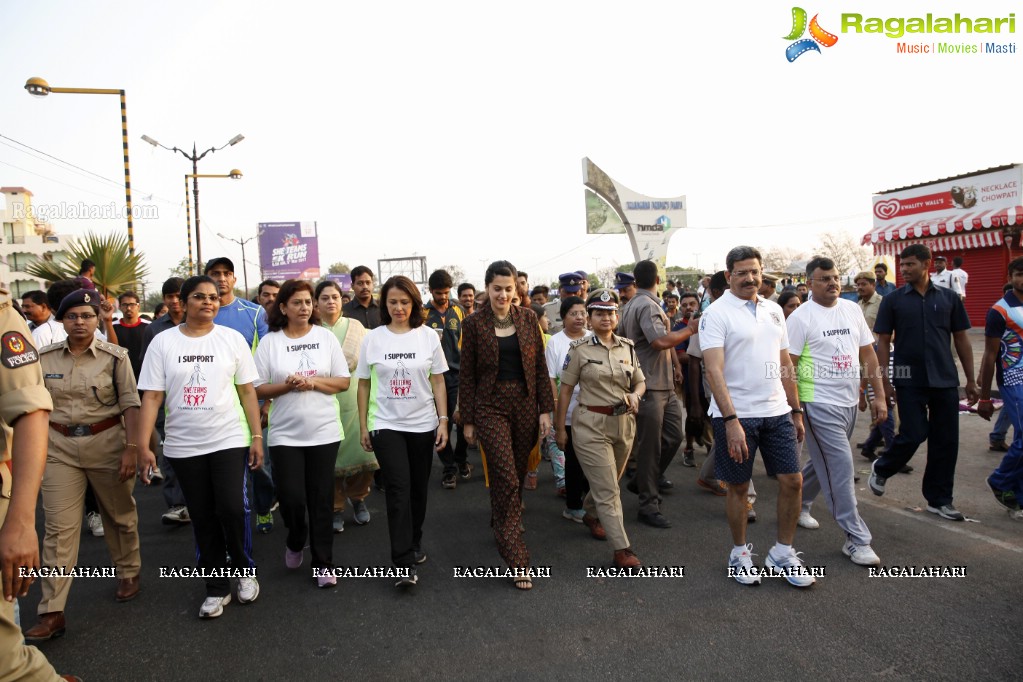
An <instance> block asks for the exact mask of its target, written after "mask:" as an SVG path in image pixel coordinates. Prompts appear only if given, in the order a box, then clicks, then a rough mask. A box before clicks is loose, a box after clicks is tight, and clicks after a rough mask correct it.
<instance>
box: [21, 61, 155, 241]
mask: <svg viewBox="0 0 1023 682" xmlns="http://www.w3.org/2000/svg"><path fill="white" fill-rule="evenodd" d="M25 89H26V90H28V93H29V94H30V95H34V96H36V97H45V96H47V95H49V94H50V93H51V92H56V93H70V94H73V95H117V96H119V97H120V98H121V147H122V149H123V152H124V203H125V208H126V210H127V213H128V216H127V218H128V253H129V255H131V256H133V257H134V255H135V227H134V225H133V223H132V215H131V214H132V211H131V171H130V169H129V167H128V109H127V106H126V104H125V97H124V90H112V89H108V88H52V87H50V84H49V83H47V82H46V81H45V80H43V79H42V78H29V79H28V81H26V82H25Z"/></svg>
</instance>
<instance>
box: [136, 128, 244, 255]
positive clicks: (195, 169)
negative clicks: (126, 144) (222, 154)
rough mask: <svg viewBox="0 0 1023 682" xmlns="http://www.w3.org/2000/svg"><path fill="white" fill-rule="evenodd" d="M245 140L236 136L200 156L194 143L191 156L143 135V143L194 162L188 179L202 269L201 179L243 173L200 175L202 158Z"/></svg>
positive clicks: (197, 253)
mask: <svg viewBox="0 0 1023 682" xmlns="http://www.w3.org/2000/svg"><path fill="white" fill-rule="evenodd" d="M244 139H245V136H244V135H235V136H234V137H232V138H231V139H230V140H228V141H227V143H226V144H224V145H222V146H220V147H210V148H209V149H207V150H206V151H204V152H203V153H202V154H199V153H197V152H196V150H195V143H194V142H193V143H192V153H191V155H190V154H188V152H186V151H185V150H184V149H179V148H178V147H168V146H167V145H164V144H160V143H159V142H157V141H156V140H154V139H153V138H151V137H149V136H148V135H143V136H142V140H143V142H148V143H149V144H151V145H153V146H154V147H163V148H164V149H167V150H169V151H172V152H181V155H182V156H184V157H185V158H186V159H188V160H189V161H191V162H192V174H191V175H189V176H188V177H190V178H192V196H193V197H194V200H195V259H196V260H197V261H198V263H199V268H200V269H201V268H202V240H201V239H200V236H199V178H206V177H211V178H212V177H218V178H222V177H230V178H233V179H237V178H240V177H241V173H238V174H237V177H235V175H234V171H232V173H231V175H226V176H225V175H199V161H201V160H202V157H204V156H206V155H207V154H209V153H210V152H219V151H220V150H221V149H224V148H225V147H233V146H234V145H236V144H238V143H239V142H241V141H242V140H244Z"/></svg>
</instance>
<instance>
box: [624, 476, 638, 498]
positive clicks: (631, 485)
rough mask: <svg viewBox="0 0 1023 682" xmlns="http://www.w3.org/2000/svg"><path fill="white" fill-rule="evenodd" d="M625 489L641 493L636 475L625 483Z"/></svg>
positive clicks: (634, 493)
mask: <svg viewBox="0 0 1023 682" xmlns="http://www.w3.org/2000/svg"><path fill="white" fill-rule="evenodd" d="M625 489H626V490H628V491H629V492H630V493H632V494H633V495H639V486H638V485H636V478H635V476H634V477H632V479H630V480H629V482H628V483H626V484H625Z"/></svg>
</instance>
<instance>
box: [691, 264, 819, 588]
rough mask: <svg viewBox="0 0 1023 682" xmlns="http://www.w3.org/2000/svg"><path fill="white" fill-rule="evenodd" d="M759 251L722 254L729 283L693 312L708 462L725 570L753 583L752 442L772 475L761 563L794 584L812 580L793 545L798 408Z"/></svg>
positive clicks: (798, 485) (778, 312)
mask: <svg viewBox="0 0 1023 682" xmlns="http://www.w3.org/2000/svg"><path fill="white" fill-rule="evenodd" d="M762 275H763V258H761V256H760V252H759V251H757V250H756V249H755V248H753V247H751V246H737V247H735V248H734V249H732V250H731V251H729V252H728V255H727V256H726V257H725V276H726V277H727V278H728V290H727V291H725V293H724V294H723V295H722V296H721V298H719V299H718V300H716V301H714V303H712V304H711V305H710V307H708V308H707V312H705V313H704V314H703V317H702V318H701V320H700V345H701V347H702V348H703V362H704V365H705V366H706V375H707V381H708V383H709V384H710V390H711V394H712V397H711V402H710V416H711V421H712V423H713V425H714V463H715V471H716V475H717V477H718V479H719V480H721V481H724V482H725V483H727V484H728V495H727V497H726V508H727V512H728V526H729V528H730V529H731V531H732V544H733V549H732V552H731V554H730V555H729V557H728V574H729V577H733V578H735V579H736V580H737V581H739V582H740V583H742V584H743V585H755V584H759V583H760V572H761V571H762V569H758V568H756V567H754V566H753V559H752V556H753V554H752V552H753V545H752V544H747V543H746V523H747V520H746V493H747V491H748V489H749V482H750V478H751V476H752V474H753V457H754V456H755V455H756V452H757V450H758V449H759V450H760V451H761V453H762V454H763V457H764V460H765V461H766V462H770V463H771V465H772V466H771V468H772V469H773V471H774V472H775V474H776V475H777V478H778V486H779V490H778V542H777V544H775V545H774V547H772V548H771V550H770V551H769V552H768V553H767V560H766V565H767V569H768V570H769V571H770V572H772V573H780V574H781V575H783V576H784V577H785V578H786V580H788V581H789V583H791V584H792V585H795V586H796V587H809V586H810V585H812V584H813V583H814V582H815V580H814V577H813V576H812V575H811V574H810V572H809V571H808V570H807V569H806V567H805V566H803V562H802V561H801V560H800V558H799V557H798V556H797V555H796V551H795V550H794V549H793V548H792V540H793V538H794V537H795V534H796V521H797V519H798V518H799V504H800V497H801V492H802V481H803V479H802V476H801V475H800V473H799V453H798V450H797V445H796V444H797V442H802V440H803V414H802V411H801V410H800V408H799V398H798V396H797V395H796V382H795V378H794V376H793V369H792V359H791V358H790V357H789V338H788V333H787V331H786V329H785V316H784V314H783V313H782V309H781V307H780V306H779V305H778V304H777V303H774V302H772V301H768V300H766V299H764V298H763V297H762V296H760V295H759V294H758V293H757V291H758V290H759V289H760V284H761V277H762Z"/></svg>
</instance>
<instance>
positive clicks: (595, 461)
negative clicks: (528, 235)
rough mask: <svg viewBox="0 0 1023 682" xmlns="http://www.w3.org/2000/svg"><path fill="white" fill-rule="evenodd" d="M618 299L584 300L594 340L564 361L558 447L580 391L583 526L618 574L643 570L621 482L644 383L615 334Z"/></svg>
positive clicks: (601, 293) (626, 343)
mask: <svg viewBox="0 0 1023 682" xmlns="http://www.w3.org/2000/svg"><path fill="white" fill-rule="evenodd" d="M618 301H619V298H618V294H617V293H615V292H613V291H610V290H607V289H598V290H597V291H594V292H593V293H592V294H590V295H589V297H588V298H587V300H586V310H587V317H588V320H589V324H590V327H591V328H592V329H593V335H592V336H588V337H586V338H583V339H579V340H578V341H576V342H574V343H573V344H572V345H571V347H570V348H569V351H568V356H567V357H566V358H565V369H564V371H563V372H562V374H561V389H560V393H559V396H558V410H557V418H556V420H555V424H556V426H557V433H556V438H557V441H558V446H559V447H561V448H564V447H565V441H566V439H567V436H568V433H567V431H566V429H565V416H566V411H567V409H568V404H569V402H570V401H571V398H572V390H573V389H574V388H575V386H576V385H577V384H578V385H579V403H578V406H577V407H576V409H575V412H573V413H572V440H573V442H574V445H575V451H576V455H577V456H578V457H579V464H580V465H581V466H582V468H583V471H584V472H585V474H586V478H587V479H588V480H589V482H590V492H589V494H588V495H587V496H586V499H585V500H583V508H584V509H585V510H586V516H585V517H584V518H583V522H584V523H586V525H587V526H589V528H590V532H591V533H592V534H593V536H594V537H596V538H598V539H604V537H605V536H606V538H607V540H608V541H609V542H610V543H611V547H612V549H613V550H614V559H613V561H614V564H615V566H618V567H619V568H630V567H637V566H640V565H641V564H640V561H639V559H638V558H637V557H636V554H635V552H633V551H632V549H631V547H630V546H629V538H628V536H627V535H626V534H625V524H624V522H623V520H622V502H621V495H620V492H619V489H618V480H619V479H620V478H621V475H622V472H623V471H624V470H625V463H626V461H627V460H628V458H629V452H630V451H631V450H632V441H633V438H635V435H636V417H635V414H636V412H637V411H638V410H639V402H640V399H641V398H642V397H643V394H644V393H645V392H646V380H645V378H644V376H643V371H642V370H641V369H640V367H639V360H638V359H637V357H636V351H635V349H634V348H633V344H632V341H630V340H629V339H627V338H625V337H622V336H618V335H617V334H615V333H614V329H615V327H616V326H617V325H618Z"/></svg>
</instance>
